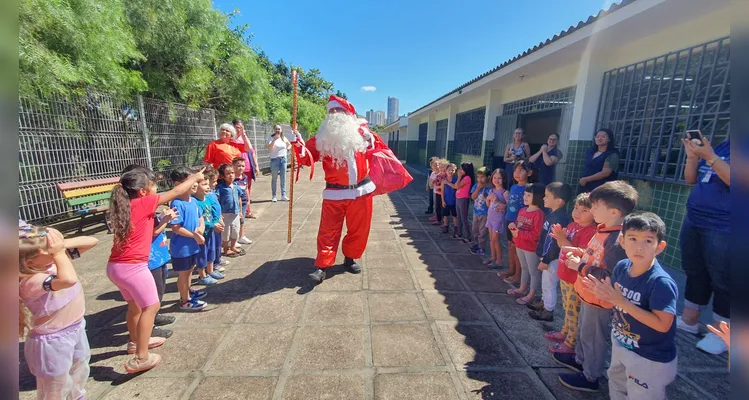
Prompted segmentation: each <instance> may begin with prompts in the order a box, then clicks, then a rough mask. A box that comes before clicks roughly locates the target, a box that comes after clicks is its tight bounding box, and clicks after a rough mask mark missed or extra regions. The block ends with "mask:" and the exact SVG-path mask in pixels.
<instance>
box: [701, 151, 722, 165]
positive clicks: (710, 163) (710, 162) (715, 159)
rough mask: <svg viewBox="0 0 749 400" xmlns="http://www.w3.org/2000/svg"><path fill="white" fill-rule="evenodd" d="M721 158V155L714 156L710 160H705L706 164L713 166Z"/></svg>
mask: <svg viewBox="0 0 749 400" xmlns="http://www.w3.org/2000/svg"><path fill="white" fill-rule="evenodd" d="M718 160H720V157H718V155H717V154H716V155H714V156H712V158H710V159H709V160H707V161H705V164H707V166H708V167H712V166H713V164H715V162H716V161H718Z"/></svg>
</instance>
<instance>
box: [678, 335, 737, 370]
mask: <svg viewBox="0 0 749 400" xmlns="http://www.w3.org/2000/svg"><path fill="white" fill-rule="evenodd" d="M700 339H701V337H700V336H697V335H692V334H690V333H686V332H682V331H680V330H678V329H677V330H676V350H677V353H678V354H679V365H699V366H700V367H714V368H718V369H719V370H724V371H725V370H726V369H727V365H728V353H723V354H721V355H719V356H715V355H712V354H708V353H705V352H702V351H700V350H697V348H696V347H695V346H696V345H697V342H698V341H699V340H700Z"/></svg>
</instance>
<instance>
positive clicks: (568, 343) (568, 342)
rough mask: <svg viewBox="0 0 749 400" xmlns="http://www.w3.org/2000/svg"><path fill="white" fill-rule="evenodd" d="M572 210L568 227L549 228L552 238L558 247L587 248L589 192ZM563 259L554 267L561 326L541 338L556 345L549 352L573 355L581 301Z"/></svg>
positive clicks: (591, 229)
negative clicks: (560, 292)
mask: <svg viewBox="0 0 749 400" xmlns="http://www.w3.org/2000/svg"><path fill="white" fill-rule="evenodd" d="M574 205H575V208H574V209H573V210H572V221H573V222H571V223H570V224H569V225H567V228H566V229H565V228H562V226H561V225H552V227H551V230H552V233H551V234H552V237H553V238H554V239H556V241H557V244H558V245H559V247H560V248H564V247H568V246H571V247H576V248H583V247H585V246H587V245H588V242H590V239H592V238H593V235H594V234H595V233H596V224H595V221H594V220H593V214H592V213H591V212H590V207H591V204H590V197H589V196H588V193H580V194H579V195H577V197H576V198H575V202H574ZM565 260H566V257H565V255H564V254H561V253H560V254H559V265H561V267H560V266H557V277H558V278H559V285H560V287H561V290H562V305H563V306H564V326H563V327H562V330H561V331H559V332H554V331H551V332H547V333H546V334H545V335H544V337H545V338H546V339H548V340H551V341H553V342H558V343H556V344H554V345H553V346H551V347H549V351H551V352H552V353H567V354H574V353H575V345H576V344H577V316H578V314H579V313H580V298H579V297H577V293H575V288H574V287H573V285H574V284H575V281H576V280H577V271H573V270H571V269H569V268H567V267H566V264H565Z"/></svg>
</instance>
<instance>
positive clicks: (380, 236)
mask: <svg viewBox="0 0 749 400" xmlns="http://www.w3.org/2000/svg"><path fill="white" fill-rule="evenodd" d="M394 238H395V235H394V234H393V230H392V229H385V230H378V231H375V230H371V231H369V241H370V242H381V241H387V240H393V239H394Z"/></svg>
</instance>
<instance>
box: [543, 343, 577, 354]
mask: <svg viewBox="0 0 749 400" xmlns="http://www.w3.org/2000/svg"><path fill="white" fill-rule="evenodd" d="M549 351H550V352H551V353H560V354H575V349H573V348H571V347H569V346H567V345H566V344H564V343H555V344H554V345H553V346H549Z"/></svg>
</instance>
